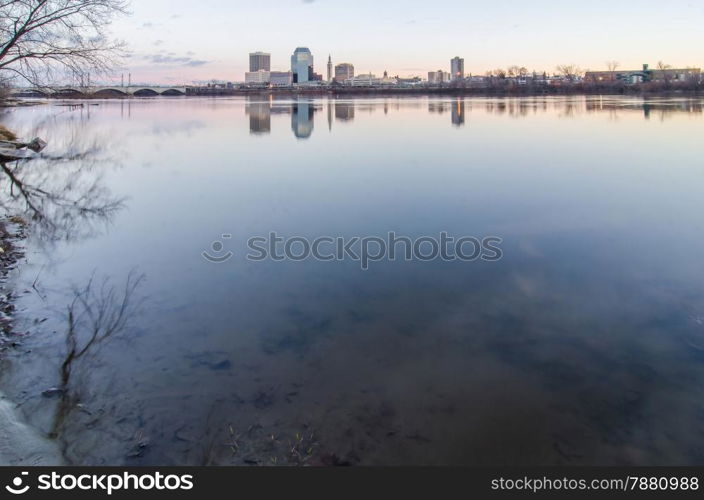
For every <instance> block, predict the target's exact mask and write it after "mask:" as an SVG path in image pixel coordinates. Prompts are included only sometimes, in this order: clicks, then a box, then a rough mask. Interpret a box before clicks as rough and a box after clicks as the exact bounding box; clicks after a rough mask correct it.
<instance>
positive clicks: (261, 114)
mask: <svg viewBox="0 0 704 500" xmlns="http://www.w3.org/2000/svg"><path fill="white" fill-rule="evenodd" d="M245 112H246V113H247V114H248V115H249V133H250V134H254V135H257V134H269V133H270V132H271V100H267V101H254V102H248V103H247V105H246V106H245Z"/></svg>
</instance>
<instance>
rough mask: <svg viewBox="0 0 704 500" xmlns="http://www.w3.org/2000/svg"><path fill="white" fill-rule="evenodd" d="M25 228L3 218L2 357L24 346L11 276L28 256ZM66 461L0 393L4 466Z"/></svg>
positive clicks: (0, 454) (13, 219)
mask: <svg viewBox="0 0 704 500" xmlns="http://www.w3.org/2000/svg"><path fill="white" fill-rule="evenodd" d="M25 229H26V223H25V222H24V221H23V220H22V219H20V218H17V217H11V218H9V219H0V359H1V358H2V357H4V353H5V352H7V351H8V350H9V349H14V348H16V347H18V346H19V345H20V342H19V338H18V336H17V332H15V330H14V325H13V316H14V312H15V304H14V298H15V297H14V290H13V287H12V286H11V285H10V284H9V283H8V275H9V273H10V272H11V271H12V270H13V269H14V268H15V267H16V266H17V264H18V262H19V261H20V260H21V259H22V258H23V257H24V252H23V250H22V248H21V245H20V242H21V241H22V240H24V238H25ZM63 462H64V461H63V458H62V455H61V451H60V450H59V447H58V445H57V443H56V442H55V441H52V440H50V439H48V438H47V437H45V436H42V435H41V434H40V433H39V432H38V431H37V430H36V429H34V428H32V427H30V426H29V425H28V424H27V423H26V422H25V419H24V416H23V415H22V413H21V411H19V410H18V407H17V405H16V404H15V403H14V402H13V401H10V400H9V399H7V398H6V396H5V394H3V393H2V392H0V465H2V466H15V467H20V466H21V467H24V466H31V467H38V466H59V465H62V464H63Z"/></svg>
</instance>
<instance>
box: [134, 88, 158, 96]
mask: <svg viewBox="0 0 704 500" xmlns="http://www.w3.org/2000/svg"><path fill="white" fill-rule="evenodd" d="M132 95H133V96H135V97H154V96H158V95H159V92H157V91H156V90H152V89H139V90H136V91H135V92H134V94H132Z"/></svg>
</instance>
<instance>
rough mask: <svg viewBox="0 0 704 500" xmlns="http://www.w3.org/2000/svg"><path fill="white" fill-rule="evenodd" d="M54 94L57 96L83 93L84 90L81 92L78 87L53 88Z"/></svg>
mask: <svg viewBox="0 0 704 500" xmlns="http://www.w3.org/2000/svg"><path fill="white" fill-rule="evenodd" d="M54 95H59V96H72V95H85V92H82V91H80V90H78V89H72V88H65V89H57V90H55V91H54Z"/></svg>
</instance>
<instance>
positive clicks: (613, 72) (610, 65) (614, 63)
mask: <svg viewBox="0 0 704 500" xmlns="http://www.w3.org/2000/svg"><path fill="white" fill-rule="evenodd" d="M620 65H621V64H620V63H619V62H618V61H607V63H606V67H607V68H609V73H611V81H614V80H616V70H617V69H618V67H619V66H620Z"/></svg>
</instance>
